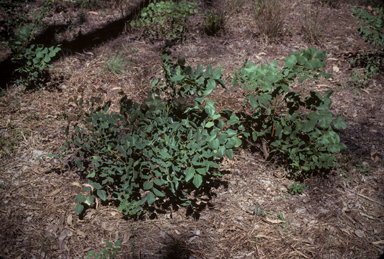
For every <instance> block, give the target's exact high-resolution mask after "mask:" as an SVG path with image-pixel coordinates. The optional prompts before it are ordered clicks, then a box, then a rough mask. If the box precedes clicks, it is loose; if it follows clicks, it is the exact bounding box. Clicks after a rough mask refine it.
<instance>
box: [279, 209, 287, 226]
mask: <svg viewBox="0 0 384 259" xmlns="http://www.w3.org/2000/svg"><path fill="white" fill-rule="evenodd" d="M277 218H278V219H279V220H281V221H284V222H282V223H280V226H281V227H283V228H285V221H287V220H286V219H285V218H284V215H283V213H281V212H279V216H277Z"/></svg>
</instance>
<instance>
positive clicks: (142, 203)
mask: <svg viewBox="0 0 384 259" xmlns="http://www.w3.org/2000/svg"><path fill="white" fill-rule="evenodd" d="M162 58H163V65H162V66H163V71H164V78H163V79H156V80H154V81H153V82H152V91H151V92H150V93H149V94H148V98H147V99H146V100H145V102H143V103H141V104H139V103H134V102H133V101H132V100H130V99H128V97H127V96H125V95H124V93H121V94H122V95H123V97H122V98H121V100H120V112H119V114H116V113H113V112H108V110H109V106H110V102H107V103H106V104H105V105H103V106H100V105H99V100H98V99H94V98H92V99H91V101H90V102H89V101H87V102H86V104H87V105H90V106H91V108H90V111H89V112H85V109H84V108H83V106H84V103H83V102H82V101H79V102H77V104H78V106H79V107H80V108H81V111H82V112H80V114H79V118H80V121H78V122H76V123H75V124H74V126H73V129H74V132H73V133H72V134H71V137H70V138H69V139H67V141H66V143H65V144H64V145H63V151H64V152H65V153H64V154H67V153H68V151H70V150H72V148H73V147H74V148H75V150H77V151H76V154H77V155H78V158H77V159H76V160H75V161H74V162H75V163H76V165H77V167H78V168H79V169H80V170H83V169H86V168H85V167H84V166H85V165H90V167H91V168H90V169H92V171H91V172H90V173H89V174H88V176H87V178H88V183H89V185H90V186H86V187H84V190H85V191H87V192H89V195H88V196H87V197H85V196H83V195H82V194H79V195H78V196H76V202H77V203H78V204H77V205H76V207H75V210H76V213H77V214H81V213H82V212H83V211H84V205H83V204H88V205H91V204H93V203H94V199H95V196H97V197H99V198H100V199H101V200H103V201H106V200H107V199H110V198H112V199H115V200H118V201H119V202H120V204H119V210H121V211H123V212H124V214H125V215H137V214H140V213H141V212H142V211H145V210H149V209H150V208H151V207H154V206H156V205H159V204H161V203H164V202H166V201H171V202H173V203H177V204H180V205H182V206H188V205H190V202H189V200H188V199H187V198H186V196H187V194H188V192H189V191H191V190H193V189H196V188H197V189H198V188H200V187H201V186H202V185H203V183H204V181H206V180H207V179H208V178H209V177H210V176H212V175H220V174H219V173H218V171H217V169H218V168H219V165H218V164H217V161H216V159H220V158H222V157H223V156H224V155H226V156H227V157H228V158H230V159H232V158H233V155H234V152H233V148H236V147H239V146H240V145H241V143H242V142H241V140H240V139H239V138H238V135H239V134H243V135H244V136H245V137H252V140H253V141H255V142H259V143H266V144H267V145H268V149H270V150H268V152H266V156H269V155H270V154H271V155H273V156H276V157H279V158H281V159H283V161H285V163H286V165H287V168H288V170H292V171H293V172H295V176H300V177H305V176H307V175H308V173H310V172H313V171H315V170H317V169H322V168H325V169H326V168H329V167H333V166H334V165H336V162H335V155H334V154H335V153H339V152H340V151H341V150H342V149H344V148H345V145H344V144H341V143H340V138H339V135H338V134H337V132H335V131H334V129H336V130H338V129H345V128H346V123H345V121H344V120H343V119H342V118H341V117H336V116H335V115H334V114H332V113H331V112H329V108H330V105H331V103H332V102H331V100H330V98H329V97H330V95H331V94H332V90H329V91H327V92H326V93H325V94H324V96H321V95H320V94H319V93H317V92H311V94H310V96H307V97H305V98H303V97H301V95H300V94H299V93H297V92H294V91H291V90H290V89H289V86H290V85H291V84H292V82H293V80H295V79H296V78H298V82H300V83H302V82H303V81H305V80H306V79H308V78H312V79H318V78H319V77H326V78H329V77H330V76H331V75H330V74H325V73H324V71H323V70H321V68H323V67H324V59H325V58H326V54H325V52H324V51H318V50H315V49H312V48H310V49H309V50H302V51H301V52H298V51H296V52H293V53H292V55H291V56H289V57H287V58H286V59H285V66H284V68H283V69H281V70H279V69H277V67H278V63H277V62H272V63H271V64H270V65H269V66H267V65H265V64H263V65H262V66H261V67H258V66H255V65H253V64H252V63H248V64H247V65H246V67H245V68H244V69H242V70H241V71H240V72H238V73H237V74H236V77H235V78H234V81H233V83H234V84H235V83H239V84H241V85H242V86H243V87H244V88H247V89H249V90H251V91H253V93H252V94H250V95H248V96H247V97H246V99H245V101H246V102H247V103H249V105H250V106H251V115H248V116H247V115H245V114H235V113H233V112H232V111H230V110H224V115H226V116H227V117H228V120H227V122H226V124H225V123H224V121H223V120H222V119H221V114H219V113H218V112H217V111H216V109H215V106H214V102H213V101H211V100H209V99H207V98H206V97H207V96H208V95H209V94H211V93H212V92H213V91H214V90H215V88H216V86H217V84H220V85H222V86H223V87H224V86H225V84H224V82H223V80H222V79H221V73H222V72H221V69H220V70H217V71H215V70H213V69H212V66H210V65H209V66H207V68H206V70H205V71H204V70H203V67H202V66H201V65H200V64H199V65H198V66H197V69H196V70H194V69H192V68H191V67H189V66H185V59H184V58H181V59H179V60H178V62H177V63H176V64H174V63H173V62H172V61H171V59H170V57H169V56H168V55H167V54H166V55H164V56H163V57H162ZM281 104H283V105H281ZM226 125H228V126H230V127H231V128H228V127H227V126H226ZM236 125H237V127H238V130H235V129H233V128H234V127H235V126H236ZM249 130H250V131H249ZM66 134H67V136H69V126H68V127H67V130H66ZM71 152H73V151H71Z"/></svg>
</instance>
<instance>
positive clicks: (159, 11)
mask: <svg viewBox="0 0 384 259" xmlns="http://www.w3.org/2000/svg"><path fill="white" fill-rule="evenodd" d="M196 5H197V3H196V2H187V1H186V0H183V1H180V2H172V1H166V2H164V1H161V2H156V1H154V2H153V3H150V4H149V5H148V7H146V8H144V9H143V10H142V11H141V18H140V19H139V20H138V21H132V22H131V25H132V26H139V27H142V28H144V32H145V33H146V34H148V35H149V36H151V37H152V38H155V39H161V40H165V39H168V38H170V39H172V40H173V39H181V38H182V36H183V33H184V32H185V21H186V18H187V17H188V16H190V15H192V14H194V13H197V9H196V8H195V6H196Z"/></svg>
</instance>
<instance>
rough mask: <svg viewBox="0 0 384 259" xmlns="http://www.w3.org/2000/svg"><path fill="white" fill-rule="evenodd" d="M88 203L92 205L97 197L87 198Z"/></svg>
mask: <svg viewBox="0 0 384 259" xmlns="http://www.w3.org/2000/svg"><path fill="white" fill-rule="evenodd" d="M87 202H88V203H89V204H90V205H92V204H93V203H94V202H95V196H93V195H91V196H88V197H87Z"/></svg>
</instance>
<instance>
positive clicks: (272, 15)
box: [253, 0, 289, 41]
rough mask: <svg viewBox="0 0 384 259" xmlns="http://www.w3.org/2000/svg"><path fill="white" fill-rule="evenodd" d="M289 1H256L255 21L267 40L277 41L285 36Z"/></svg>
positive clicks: (254, 5) (254, 8)
mask: <svg viewBox="0 0 384 259" xmlns="http://www.w3.org/2000/svg"><path fill="white" fill-rule="evenodd" d="M287 2H288V1H280V0H254V2H253V10H254V14H253V17H254V20H255V21H256V25H257V27H258V29H259V31H260V34H261V35H263V36H264V37H265V38H266V39H268V40H272V41H277V40H278V39H279V38H280V36H281V35H283V25H284V20H285V17H286V16H287V14H288V12H289V6H288V4H287Z"/></svg>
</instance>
